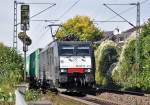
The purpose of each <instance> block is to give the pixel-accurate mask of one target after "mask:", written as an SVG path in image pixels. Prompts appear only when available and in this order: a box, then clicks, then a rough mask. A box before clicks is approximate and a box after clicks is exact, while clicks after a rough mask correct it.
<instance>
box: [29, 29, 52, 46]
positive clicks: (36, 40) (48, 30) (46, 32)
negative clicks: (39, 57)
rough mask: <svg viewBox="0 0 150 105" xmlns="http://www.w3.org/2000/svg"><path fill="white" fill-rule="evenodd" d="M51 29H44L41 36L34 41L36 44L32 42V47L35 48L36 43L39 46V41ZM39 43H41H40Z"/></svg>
mask: <svg viewBox="0 0 150 105" xmlns="http://www.w3.org/2000/svg"><path fill="white" fill-rule="evenodd" d="M48 31H49V29H47V30H46V31H44V32H43V33H42V34H41V35H40V36H39V37H38V39H37V40H36V41H35V42H34V44H32V46H31V48H34V47H35V45H36V46H37V43H38V42H39V40H41V39H42V38H43V36H45V35H46V34H47V32H48ZM38 44H39V43H38Z"/></svg>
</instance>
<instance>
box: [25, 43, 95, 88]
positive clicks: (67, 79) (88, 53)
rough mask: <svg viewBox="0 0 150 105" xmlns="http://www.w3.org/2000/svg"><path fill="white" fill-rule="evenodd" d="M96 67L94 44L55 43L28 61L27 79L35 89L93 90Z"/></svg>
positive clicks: (32, 55)
mask: <svg viewBox="0 0 150 105" xmlns="http://www.w3.org/2000/svg"><path fill="white" fill-rule="evenodd" d="M94 64H95V61H94V50H93V48H92V42H90V41H53V42H51V43H50V44H49V45H47V46H46V47H45V48H44V49H38V50H36V51H34V52H33V53H31V54H30V55H29V56H28V57H27V62H26V68H27V69H26V72H27V79H28V81H29V84H30V87H32V88H46V89H51V88H55V89H57V88H62V89H67V90H78V89H84V88H92V87H94V86H95V65H94Z"/></svg>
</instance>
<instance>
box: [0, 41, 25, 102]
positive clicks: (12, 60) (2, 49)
mask: <svg viewBox="0 0 150 105" xmlns="http://www.w3.org/2000/svg"><path fill="white" fill-rule="evenodd" d="M22 67H23V59H22V57H21V55H20V54H18V53H17V51H15V50H14V49H12V48H9V47H7V46H5V45H4V44H2V43H0V93H1V91H3V92H4V93H3V95H4V94H8V93H9V92H12V91H13V89H14V86H15V85H16V84H17V83H18V82H20V80H21V79H22V74H23V70H22ZM5 101H6V100H5Z"/></svg>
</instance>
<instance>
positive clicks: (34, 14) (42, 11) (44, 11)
mask: <svg viewBox="0 0 150 105" xmlns="http://www.w3.org/2000/svg"><path fill="white" fill-rule="evenodd" d="M55 5H56V4H55V3H53V4H52V5H51V6H49V7H47V8H46V9H44V10H42V11H40V12H38V13H36V14H34V15H33V16H31V17H30V19H31V18H33V17H36V16H37V15H40V14H41V13H43V12H45V11H47V10H48V9H50V8H51V7H53V6H55Z"/></svg>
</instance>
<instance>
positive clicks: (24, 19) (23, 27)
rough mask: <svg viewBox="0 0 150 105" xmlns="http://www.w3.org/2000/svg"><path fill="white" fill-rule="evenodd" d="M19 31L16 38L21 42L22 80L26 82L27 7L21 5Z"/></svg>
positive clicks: (28, 40) (28, 39) (28, 41)
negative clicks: (22, 58) (22, 56)
mask: <svg viewBox="0 0 150 105" xmlns="http://www.w3.org/2000/svg"><path fill="white" fill-rule="evenodd" d="M21 30H22V31H23V32H20V33H19V35H18V37H19V39H20V40H21V41H22V42H23V52H24V80H26V52H27V51H28V46H29V45H30V44H31V39H30V38H29V37H28V36H27V34H26V31H27V30H29V5H21Z"/></svg>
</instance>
